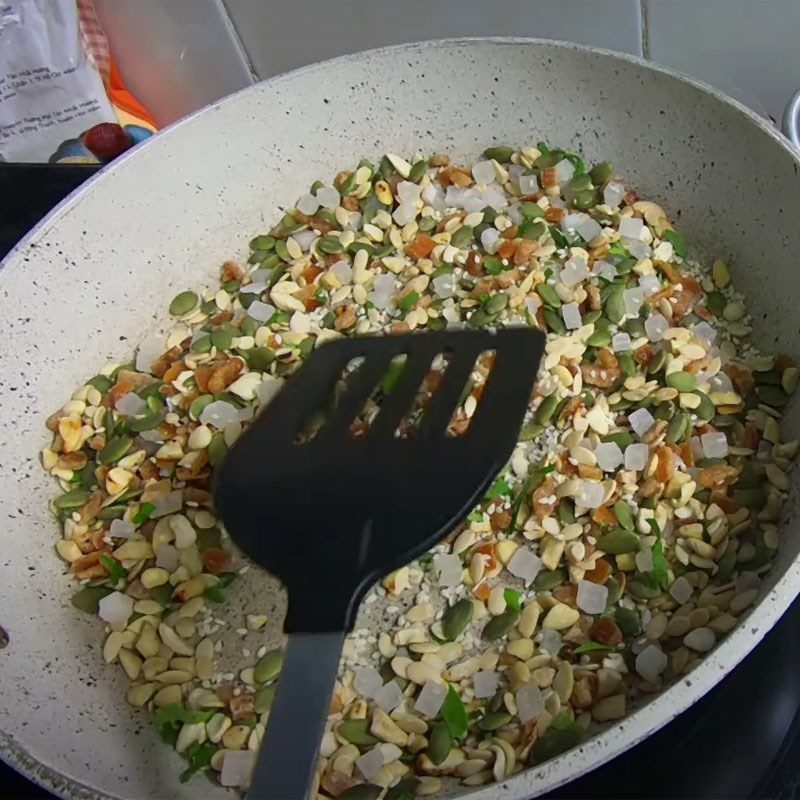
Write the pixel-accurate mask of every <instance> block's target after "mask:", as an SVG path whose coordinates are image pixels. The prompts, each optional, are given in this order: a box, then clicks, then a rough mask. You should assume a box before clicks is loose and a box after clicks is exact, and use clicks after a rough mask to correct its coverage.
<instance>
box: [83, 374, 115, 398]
mask: <svg viewBox="0 0 800 800" xmlns="http://www.w3.org/2000/svg"><path fill="white" fill-rule="evenodd" d="M86 384H87V385H88V386H94V388H95V389H97V391H98V392H100V394H105V393H106V392H107V391H108V390H109V389H110V388H111V387H112V386H113V385H114V384H113V383H112V382H111V379H110V378H106V376H105V375H95V376H94V378H90V379H89V380H88V381H86Z"/></svg>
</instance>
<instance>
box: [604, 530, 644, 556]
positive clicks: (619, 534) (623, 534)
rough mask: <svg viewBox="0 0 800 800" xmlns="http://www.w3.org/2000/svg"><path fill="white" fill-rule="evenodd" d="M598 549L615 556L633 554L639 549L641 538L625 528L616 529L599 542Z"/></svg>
mask: <svg viewBox="0 0 800 800" xmlns="http://www.w3.org/2000/svg"><path fill="white" fill-rule="evenodd" d="M597 547H598V549H599V550H602V551H603V552H604V553H610V554H611V555H615V556H618V555H621V554H623V553H633V552H635V551H636V550H638V549H639V536H638V535H637V534H636V533H634V532H633V531H629V530H626V529H625V528H614V530H612V531H610V532H609V533H606V534H604V535H603V536H601V537H600V538H599V539H598V540H597Z"/></svg>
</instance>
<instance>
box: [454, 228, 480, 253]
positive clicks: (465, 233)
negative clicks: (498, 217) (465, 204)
mask: <svg viewBox="0 0 800 800" xmlns="http://www.w3.org/2000/svg"><path fill="white" fill-rule="evenodd" d="M473 241H475V232H474V231H473V229H472V228H470V227H469V226H468V225H462V226H461V227H460V228H459V229H458V230H457V231H455V233H453V235H452V236H451V237H450V244H451V245H453V247H457V248H458V249H459V250H463V249H464V248H465V247H467V246H468V245H470V244H471V243H472V242H473Z"/></svg>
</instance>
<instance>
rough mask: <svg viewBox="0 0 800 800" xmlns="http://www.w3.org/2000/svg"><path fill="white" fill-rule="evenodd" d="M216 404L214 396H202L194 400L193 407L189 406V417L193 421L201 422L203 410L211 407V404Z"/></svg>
mask: <svg viewBox="0 0 800 800" xmlns="http://www.w3.org/2000/svg"><path fill="white" fill-rule="evenodd" d="M213 402H214V396H213V395H210V394H201V395H200V397H198V398H197V399H195V400H192V402H191V405H190V406H189V417H190V418H191V419H193V420H199V419H200V415H201V414H202V413H203V409H204V408H205V407H206V406H207V405H209V403H213Z"/></svg>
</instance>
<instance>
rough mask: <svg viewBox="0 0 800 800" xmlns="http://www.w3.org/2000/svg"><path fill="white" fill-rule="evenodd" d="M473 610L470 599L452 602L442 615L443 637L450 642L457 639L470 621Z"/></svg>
mask: <svg viewBox="0 0 800 800" xmlns="http://www.w3.org/2000/svg"><path fill="white" fill-rule="evenodd" d="M474 611H475V607H474V606H473V605H472V600H468V599H464V600H459V601H458V602H457V603H453V605H452V606H450V608H448V609H447V611H445V612H444V615H443V616H442V633H443V634H444V637H445V639H447V640H448V641H450V642H452V641H454V640H455V639H457V638H458V636H459V635H460V634H461V632H462V631H463V630H464V628H466V627H467V625H469V623H470V622H472V615H473V613H474Z"/></svg>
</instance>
